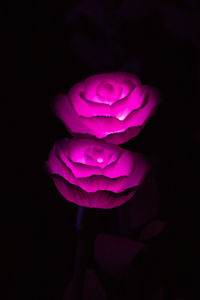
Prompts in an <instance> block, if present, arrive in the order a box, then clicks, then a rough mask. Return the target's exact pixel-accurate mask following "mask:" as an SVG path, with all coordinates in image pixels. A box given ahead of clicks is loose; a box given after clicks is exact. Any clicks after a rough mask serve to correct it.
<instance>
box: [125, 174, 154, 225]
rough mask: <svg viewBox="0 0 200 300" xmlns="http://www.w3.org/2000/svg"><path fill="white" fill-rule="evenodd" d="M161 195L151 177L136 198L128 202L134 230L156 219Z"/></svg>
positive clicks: (150, 176)
mask: <svg viewBox="0 0 200 300" xmlns="http://www.w3.org/2000/svg"><path fill="white" fill-rule="evenodd" d="M158 210H159V195H158V189H157V184H156V181H155V178H154V177H153V176H152V175H149V176H148V177H147V178H146V180H145V182H144V184H143V185H142V186H141V188H140V189H139V190H138V191H137V193H136V194H135V196H134V197H133V198H132V199H131V200H130V201H128V202H127V211H128V214H129V219H130V226H131V228H132V230H133V229H135V228H137V227H139V226H141V225H143V224H145V223H147V222H148V221H149V220H151V219H153V218H155V217H156V215H157V213H158Z"/></svg>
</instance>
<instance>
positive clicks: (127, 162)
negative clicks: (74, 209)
mask: <svg viewBox="0 0 200 300" xmlns="http://www.w3.org/2000/svg"><path fill="white" fill-rule="evenodd" d="M46 166H47V171H48V173H50V174H51V176H52V179H53V181H54V183H55V185H56V187H57V189H58V190H59V192H60V193H61V194H62V195H63V197H64V198H65V199H67V200H68V201H70V202H73V203H76V204H78V205H81V206H86V207H96V208H103V209H109V208H113V207H116V206H119V205H122V204H123V203H124V202H126V201H128V200H129V199H130V198H131V197H132V196H133V195H134V194H135V193H136V191H137V189H138V187H139V186H140V185H141V183H142V181H143V179H144V177H145V175H146V173H147V172H148V170H149V167H150V165H149V163H148V162H147V160H146V159H145V158H144V156H143V155H141V154H139V153H134V152H131V151H128V150H125V149H122V148H120V147H119V146H117V145H114V144H109V143H106V142H104V141H102V140H99V139H97V138H94V137H89V136H84V135H83V136H77V137H74V138H71V139H68V138H65V139H62V140H60V141H59V142H57V143H56V144H55V145H54V146H53V148H52V150H51V152H50V154H49V158H48V161H47V162H46Z"/></svg>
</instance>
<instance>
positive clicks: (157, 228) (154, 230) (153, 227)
mask: <svg viewBox="0 0 200 300" xmlns="http://www.w3.org/2000/svg"><path fill="white" fill-rule="evenodd" d="M164 228H165V223H164V222H163V221H160V220H155V221H152V222H151V223H149V224H147V225H146V226H145V227H144V229H143V230H142V232H141V234H140V240H141V241H143V240H148V239H151V238H153V237H155V236H157V235H158V234H160V233H161V231H162V230H163V229H164Z"/></svg>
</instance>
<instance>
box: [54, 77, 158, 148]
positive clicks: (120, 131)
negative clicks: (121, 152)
mask: <svg viewBox="0 0 200 300" xmlns="http://www.w3.org/2000/svg"><path fill="white" fill-rule="evenodd" d="M159 103H160V100H159V96H158V93H157V90H156V89H155V88H153V87H150V86H146V85H142V84H141V82H140V80H139V78H137V77H136V76H135V75H132V74H129V73H123V72H115V73H104V74H98V75H93V76H90V77H88V78H87V79H85V80H84V81H83V82H79V83H77V84H75V85H74V86H73V87H72V88H71V89H70V90H69V92H68V94H61V95H59V96H58V97H57V98H56V100H55V102H54V111H55V114H56V115H57V117H59V118H60V119H61V120H62V122H63V123H64V125H65V126H66V128H67V129H68V130H69V132H70V133H71V134H72V135H78V134H89V135H92V136H95V137H97V138H99V139H104V140H106V141H108V142H110V143H113V144H123V143H125V142H127V141H128V140H130V139H132V138H133V137H135V136H136V135H138V134H139V133H140V131H141V130H142V128H143V127H144V126H145V123H146V121H147V120H148V119H149V117H151V116H152V114H153V113H154V112H155V109H156V107H157V105H158V104H159Z"/></svg>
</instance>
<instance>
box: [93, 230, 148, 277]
mask: <svg viewBox="0 0 200 300" xmlns="http://www.w3.org/2000/svg"><path fill="white" fill-rule="evenodd" d="M144 246H145V245H144V244H143V243H141V242H137V241H133V240H129V239H127V238H122V237H119V236H113V235H110V234H104V233H101V234H99V235H98V236H97V238H96V240H95V246H94V255H95V259H96V261H97V263H98V264H99V266H100V267H101V268H102V269H103V270H104V271H105V272H107V273H109V274H110V275H112V276H114V277H121V276H122V275H123V273H124V272H125V271H126V269H127V268H128V266H129V264H130V263H131V262H132V261H133V260H134V259H135V258H136V256H137V255H138V254H139V252H140V251H141V250H142V249H143V248H144Z"/></svg>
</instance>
